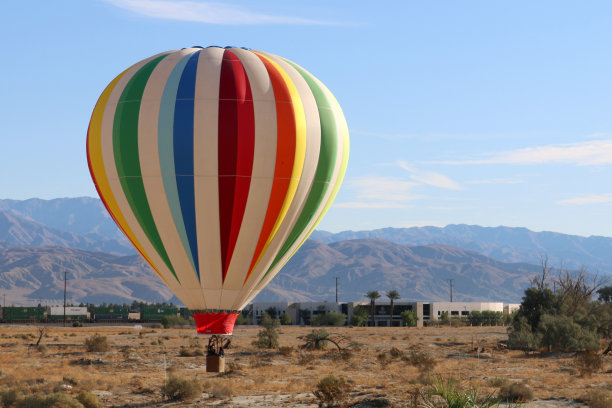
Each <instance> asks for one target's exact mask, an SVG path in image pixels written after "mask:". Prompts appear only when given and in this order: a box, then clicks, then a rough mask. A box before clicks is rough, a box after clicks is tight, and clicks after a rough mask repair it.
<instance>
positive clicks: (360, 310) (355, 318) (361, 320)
mask: <svg viewBox="0 0 612 408" xmlns="http://www.w3.org/2000/svg"><path fill="white" fill-rule="evenodd" d="M368 317H369V312H368V308H366V307H365V306H357V307H355V309H353V315H352V316H351V321H350V324H351V326H357V327H361V326H365V324H366V322H367V321H368Z"/></svg>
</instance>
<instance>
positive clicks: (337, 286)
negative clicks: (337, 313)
mask: <svg viewBox="0 0 612 408" xmlns="http://www.w3.org/2000/svg"><path fill="white" fill-rule="evenodd" d="M336 303H338V277H337V276H336Z"/></svg>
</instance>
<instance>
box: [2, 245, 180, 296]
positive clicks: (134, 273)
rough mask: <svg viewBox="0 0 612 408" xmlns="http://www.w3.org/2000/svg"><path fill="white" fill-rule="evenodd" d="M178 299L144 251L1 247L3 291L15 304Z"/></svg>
mask: <svg viewBox="0 0 612 408" xmlns="http://www.w3.org/2000/svg"><path fill="white" fill-rule="evenodd" d="M64 272H67V273H68V275H67V278H68V285H67V286H68V295H67V297H68V299H69V300H71V301H73V302H76V303H78V302H91V303H102V302H107V303H108V302H115V303H124V302H127V303H131V302H132V301H134V300H138V301H149V302H154V301H158V302H163V301H175V302H176V298H174V297H173V294H172V292H170V290H169V289H168V288H167V287H166V286H165V285H164V283H162V281H161V280H160V279H159V278H157V277H156V275H155V273H154V272H153V271H152V270H151V269H150V268H149V266H148V265H147V264H146V263H145V262H144V261H143V260H142V258H141V257H140V255H130V256H120V255H113V254H108V253H103V252H90V251H84V250H81V249H72V248H62V247H13V248H4V249H0V294H6V302H7V305H10V304H31V303H38V302H39V300H42V302H43V303H45V304H49V303H53V302H52V301H54V300H55V301H59V302H61V301H62V299H63V296H64Z"/></svg>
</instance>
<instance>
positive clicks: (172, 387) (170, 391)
mask: <svg viewBox="0 0 612 408" xmlns="http://www.w3.org/2000/svg"><path fill="white" fill-rule="evenodd" d="M201 393H202V385H201V384H200V383H199V382H197V381H195V380H188V379H185V378H181V377H174V376H170V379H169V380H168V382H167V383H166V384H165V385H163V386H162V388H161V394H162V396H163V397H165V398H167V399H169V400H173V401H184V400H187V399H191V398H195V397H197V396H198V395H200V394H201Z"/></svg>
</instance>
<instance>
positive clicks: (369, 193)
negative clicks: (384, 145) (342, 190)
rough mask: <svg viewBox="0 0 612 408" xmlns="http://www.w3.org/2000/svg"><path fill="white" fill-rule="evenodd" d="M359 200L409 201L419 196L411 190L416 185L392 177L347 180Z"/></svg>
mask: <svg viewBox="0 0 612 408" xmlns="http://www.w3.org/2000/svg"><path fill="white" fill-rule="evenodd" d="M348 184H349V186H350V187H352V188H353V189H355V190H357V193H356V196H357V198H359V199H361V200H381V201H383V202H388V201H410V200H415V199H417V198H420V197H419V196H417V195H414V194H412V192H411V190H412V189H413V188H414V187H415V186H417V185H418V183H414V182H411V181H405V180H401V179H397V178H393V177H372V176H370V177H356V178H354V179H352V180H350V181H349V182H348Z"/></svg>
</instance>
